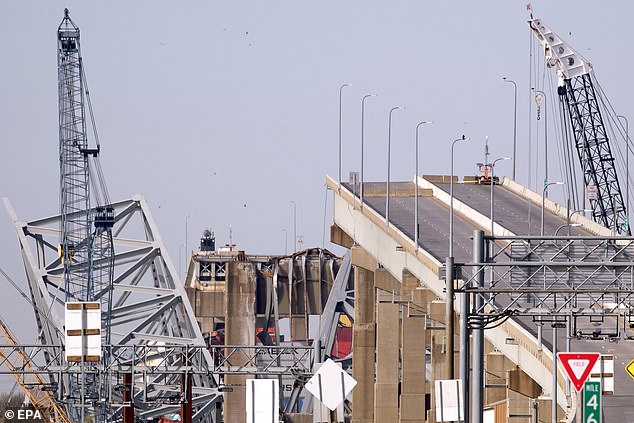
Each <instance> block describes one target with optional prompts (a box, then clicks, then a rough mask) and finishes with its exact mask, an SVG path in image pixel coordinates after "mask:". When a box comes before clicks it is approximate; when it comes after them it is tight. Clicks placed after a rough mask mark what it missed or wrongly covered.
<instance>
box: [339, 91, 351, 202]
mask: <svg viewBox="0 0 634 423" xmlns="http://www.w3.org/2000/svg"><path fill="white" fill-rule="evenodd" d="M351 86H352V84H343V85H342V86H341V87H339V190H341V93H342V91H343V89H344V88H345V87H351Z"/></svg>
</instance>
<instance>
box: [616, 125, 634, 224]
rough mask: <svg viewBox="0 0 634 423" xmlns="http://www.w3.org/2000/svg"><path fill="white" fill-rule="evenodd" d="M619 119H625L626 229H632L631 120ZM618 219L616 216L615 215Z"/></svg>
mask: <svg viewBox="0 0 634 423" xmlns="http://www.w3.org/2000/svg"><path fill="white" fill-rule="evenodd" d="M616 118H617V119H619V121H620V120H621V119H623V120H625V231H626V233H629V231H630V218H629V216H630V132H629V129H630V128H629V126H630V125H629V122H628V121H627V118H626V117H625V116H623V115H617V116H616ZM615 219H616V216H615Z"/></svg>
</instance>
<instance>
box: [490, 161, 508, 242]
mask: <svg viewBox="0 0 634 423" xmlns="http://www.w3.org/2000/svg"><path fill="white" fill-rule="evenodd" d="M500 160H511V158H510V157H500V158H499V159H495V160H493V163H491V236H493V185H495V180H494V179H493V176H494V175H495V164H496V163H497V162H499V161H500Z"/></svg>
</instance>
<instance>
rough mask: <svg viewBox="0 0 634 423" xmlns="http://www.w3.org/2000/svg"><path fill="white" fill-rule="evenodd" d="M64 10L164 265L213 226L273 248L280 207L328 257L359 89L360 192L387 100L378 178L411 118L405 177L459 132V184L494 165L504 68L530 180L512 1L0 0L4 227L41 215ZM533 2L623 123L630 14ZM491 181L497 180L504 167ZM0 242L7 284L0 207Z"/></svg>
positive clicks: (523, 43) (283, 222)
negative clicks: (12, 215) (331, 186)
mask: <svg viewBox="0 0 634 423" xmlns="http://www.w3.org/2000/svg"><path fill="white" fill-rule="evenodd" d="M64 7H68V8H69V9H70V16H71V18H72V19H73V20H74V22H75V23H76V24H77V25H78V26H79V27H80V29H81V42H82V44H81V45H82V56H83V60H84V66H85V72H86V77H87V80H88V84H89V87H90V92H91V98H92V105H93V109H94V113H95V118H96V122H97V129H98V132H99V137H100V140H101V147H102V154H101V165H102V168H103V170H104V173H105V176H106V180H107V183H108V189H109V193H110V197H111V199H113V200H121V199H125V198H129V197H131V196H132V195H134V194H137V193H142V194H143V195H144V196H145V198H146V200H147V201H148V203H149V206H150V209H151V211H152V214H153V217H154V219H155V221H156V223H157V225H158V227H159V229H160V232H161V235H162V238H163V240H164V242H165V244H166V245H167V249H168V253H169V255H170V257H171V260H172V262H173V263H174V265H175V266H176V267H178V266H179V265H178V263H179V257H181V260H184V257H185V251H188V250H194V249H197V245H198V240H199V238H200V236H201V234H202V231H203V230H204V229H206V228H209V230H211V231H213V232H215V234H216V239H217V244H219V245H224V244H225V243H229V233H230V230H231V232H232V241H233V243H235V244H237V248H238V249H242V250H245V251H246V252H247V253H252V254H283V253H284V252H285V250H286V248H288V251H289V252H290V251H291V250H292V249H293V225H294V219H293V204H292V203H291V201H294V202H295V204H296V217H297V218H296V226H297V235H298V236H300V235H301V236H302V237H303V241H304V242H303V244H302V246H303V247H321V246H322V245H324V246H325V247H326V248H330V249H332V250H333V251H335V252H337V253H343V250H342V249H341V248H339V247H336V246H334V245H333V244H330V243H329V242H328V235H327V234H328V232H327V226H329V225H330V224H331V223H332V193H330V194H327V191H326V188H325V180H326V175H331V176H333V177H335V178H337V173H338V167H339V165H338V145H339V122H341V141H342V161H341V167H342V176H343V179H344V180H347V179H348V172H350V171H358V170H359V169H360V139H361V101H362V98H363V96H364V95H366V94H377V97H375V98H370V99H368V100H367V102H366V108H365V119H364V121H365V137H364V140H365V161H364V172H365V180H366V181H384V180H385V179H386V171H387V161H386V153H387V141H388V113H389V110H390V109H391V108H392V107H396V106H403V107H405V109H404V110H396V111H395V112H394V113H393V115H392V134H391V145H392V147H391V157H392V166H391V168H392V175H391V179H392V180H393V181H396V180H412V179H413V176H414V173H415V169H414V168H415V165H414V163H415V162H414V147H415V127H416V124H417V123H418V122H420V121H433V122H434V123H433V124H432V125H425V126H423V128H422V129H421V132H420V150H421V154H420V173H424V174H448V173H449V169H450V159H451V158H450V145H451V141H453V140H454V139H456V138H459V137H460V136H461V135H462V134H465V135H466V136H468V137H469V138H470V140H469V141H467V142H464V143H459V144H458V145H457V149H456V154H455V169H456V174H458V175H460V176H463V175H474V174H476V173H477V167H476V165H475V163H476V162H482V161H484V140H485V138H486V137H488V143H489V147H490V151H491V159H495V158H498V157H504V156H511V155H512V153H513V151H512V150H513V104H514V92H513V87H512V85H511V84H509V83H505V82H504V81H503V79H502V78H503V77H508V78H510V79H512V80H514V81H515V82H516V83H517V86H518V94H517V102H518V103H517V104H518V111H517V129H518V135H517V158H516V176H517V178H516V179H517V180H518V182H520V183H522V184H525V185H526V184H529V181H528V174H529V163H532V165H531V175H532V176H531V181H530V183H531V184H533V185H535V186H536V185H537V182H535V180H536V179H539V178H541V176H538V175H541V174H542V173H543V163H541V164H540V161H539V160H536V158H537V157H541V154H543V147H541V144H540V143H541V140H540V139H537V138H536V136H535V134H536V133H540V132H539V131H541V130H538V129H536V124H537V122H535V110H534V102H533V100H532V95H531V94H530V88H531V86H535V84H537V88H542V89H544V91H545V92H546V93H547V97H548V95H549V94H550V93H551V92H554V91H552V89H553V86H552V81H554V80H555V79H554V72H553V71H552V70H544V68H543V66H541V67H539V66H536V67H535V65H534V63H536V61H537V62H538V59H537V58H535V57H533V58H531V52H532V51H536V50H535V49H534V48H533V49H532V48H531V39H532V38H533V35H532V34H531V32H530V31H529V28H528V25H527V23H526V21H527V19H528V18H529V16H528V12H527V10H526V1H514V0H491V1H481V2H474V1H466V0H461V1H451V2H449V1H445V0H426V1H421V0H418V1H413V0H403V1H390V2H388V1H367V0H366V1H361V0H348V1H334V0H325V1H319V2H316V1H313V2H308V1H286V0H284V1H281V0H270V1H266V2H256V1H231V2H228V1H225V2H220V1H189V2H180V3H178V5H177V3H175V2H167V1H149V0H147V1H135V2H129V1H118V0H113V1H108V2H85V1H70V0H67V1H56V0H50V1H45V2H44V1H39V2H38V1H21V2H7V3H6V4H3V11H2V17H1V18H0V48H1V50H2V51H4V52H5V53H4V59H3V61H2V68H1V71H0V75H1V78H0V93H1V95H0V160H1V161H2V166H1V167H0V196H6V197H8V198H9V200H10V201H11V203H12V205H13V207H14V209H15V210H16V212H17V214H18V216H19V217H20V218H21V219H23V220H31V219H34V218H40V217H44V216H49V215H54V214H57V213H58V210H59V204H58V202H59V200H58V196H59V194H58V193H59V162H58V160H59V159H58V128H57V119H58V115H57V70H56V67H57V62H56V60H57V59H56V30H57V27H58V25H59V23H60V22H61V19H62V17H63V10H64ZM532 9H533V13H534V15H535V17H539V18H541V19H543V20H544V22H545V23H546V24H547V25H548V26H549V27H550V28H551V29H552V30H553V31H555V32H556V33H558V34H559V35H560V36H561V37H562V38H564V40H566V41H567V42H568V43H569V44H570V45H571V46H572V47H573V48H575V49H576V50H577V51H579V52H580V53H581V54H582V55H583V56H584V57H586V58H587V59H588V60H589V61H590V62H591V63H592V64H593V65H594V69H595V74H596V76H597V79H598V80H599V81H600V83H601V87H602V89H603V90H604V91H605V93H606V95H607V97H608V98H609V101H610V103H611V104H612V106H613V107H614V109H615V110H616V112H617V113H618V114H621V115H624V116H628V117H632V119H633V120H634V102H633V101H632V98H633V97H634V88H633V87H634V85H633V84H632V80H631V78H632V77H631V73H632V72H631V69H632V68H633V65H634V63H633V62H634V58H633V57H632V54H631V51H632V45H631V43H632V40H634V27H633V26H632V25H631V16H633V15H634V3H632V2H631V1H627V0H620V1H610V2H597V1H587V0H559V1H556V2H555V1H532ZM542 65H543V59H542ZM531 69H536V71H531ZM531 75H533V77H532V78H531ZM535 75H538V76H539V77H538V78H536V77H535ZM547 75H550V76H547ZM533 80H536V81H537V82H535V83H534V82H533ZM346 83H350V84H353V86H351V87H345V88H344V89H343V90H342V96H341V121H340V119H339V116H340V115H339V110H340V109H339V107H340V102H339V99H340V97H339V93H340V87H341V86H342V85H343V84H346ZM542 83H543V84H544V85H543V86H541V85H539V84H542ZM530 107H532V109H531V112H529V108H530ZM553 110H554V108H553ZM529 113H532V114H531V115H530V116H531V118H530V120H529ZM529 122H530V127H531V128H533V129H532V137H531V138H529V136H528V131H529ZM633 124H634V121H633ZM542 130H543V129H542ZM553 132H554V130H553ZM553 138H554V136H553ZM529 146H531V147H530V148H529ZM551 148H552V155H551V157H553V156H556V151H557V150H556V149H555V147H551ZM540 149H541V150H540ZM550 150H551V149H549V151H550ZM529 151H530V153H531V154H530V156H529ZM529 157H530V159H529ZM552 160H553V162H554V163H553V164H552V165H551V168H552V170H551V172H552V176H551V180H554V179H555V178H556V177H557V174H556V173H557V169H558V166H557V163H556V159H555V158H553V159H552ZM540 166H541V167H540ZM496 173H497V174H498V175H507V176H509V175H510V173H511V163H510V161H509V162H500V163H498V166H497V171H496ZM188 216H190V217H188ZM324 222H325V223H326V227H325V226H324ZM186 228H187V235H186ZM230 228H231V229H230ZM285 231H286V233H285ZM324 233H326V236H325V242H324ZM286 234H287V235H288V237H286ZM285 238H287V245H288V247H286V246H285ZM186 239H187V241H188V245H187V247H186V248H185V246H184V243H185V241H186ZM0 240H1V243H0V267H1V268H2V269H3V270H4V271H6V272H7V273H8V274H9V276H10V277H11V278H13V279H14V280H15V281H16V283H18V285H20V286H21V287H22V289H24V290H26V288H27V285H26V279H25V277H24V272H23V269H22V264H21V258H20V256H19V248H18V243H17V240H16V236H15V232H14V229H13V226H12V225H11V224H10V222H9V219H8V216H7V215H6V213H5V212H4V210H1V211H0ZM182 268H183V271H184V268H185V265H184V261H183V264H182ZM0 284H2V285H0V286H2V287H3V291H2V292H3V295H2V296H0V297H2V298H0V304H2V306H3V307H2V310H3V311H2V312H1V313H0V314H1V315H2V316H3V317H4V318H5V320H7V322H8V323H9V325H10V326H11V328H12V329H13V330H14V332H16V334H17V335H18V337H19V339H20V341H21V342H24V343H29V342H33V340H34V335H35V330H34V322H33V318H32V316H33V315H32V313H31V312H30V309H29V307H30V306H28V304H27V303H26V302H24V300H23V299H22V298H20V296H19V294H18V293H17V292H16V291H15V289H13V288H12V287H10V286H9V285H8V284H7V283H6V281H5V280H4V279H2V278H0Z"/></svg>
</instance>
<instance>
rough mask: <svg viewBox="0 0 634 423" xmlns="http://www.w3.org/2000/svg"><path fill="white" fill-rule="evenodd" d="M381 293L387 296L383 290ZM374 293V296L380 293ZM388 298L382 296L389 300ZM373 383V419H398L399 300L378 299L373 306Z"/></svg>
mask: <svg viewBox="0 0 634 423" xmlns="http://www.w3.org/2000/svg"><path fill="white" fill-rule="evenodd" d="M383 294H384V296H385V297H391V296H390V295H389V294H388V293H383ZM380 296H381V295H380V293H377V297H380ZM390 299H391V298H390ZM390 299H388V298H385V300H387V301H389V300H390ZM376 310H377V312H376V383H375V385H374V421H375V423H381V422H397V421H398V415H399V413H398V411H399V409H398V375H399V354H398V353H399V345H400V342H399V336H400V331H399V330H398V328H399V304H397V303H391V302H380V303H378V304H377V308H376Z"/></svg>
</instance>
